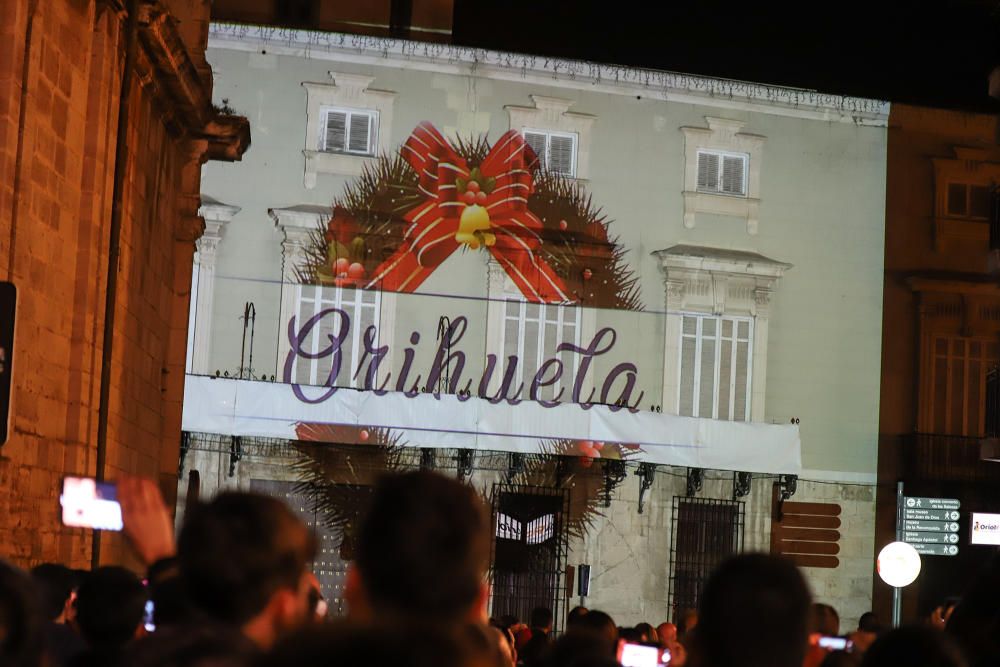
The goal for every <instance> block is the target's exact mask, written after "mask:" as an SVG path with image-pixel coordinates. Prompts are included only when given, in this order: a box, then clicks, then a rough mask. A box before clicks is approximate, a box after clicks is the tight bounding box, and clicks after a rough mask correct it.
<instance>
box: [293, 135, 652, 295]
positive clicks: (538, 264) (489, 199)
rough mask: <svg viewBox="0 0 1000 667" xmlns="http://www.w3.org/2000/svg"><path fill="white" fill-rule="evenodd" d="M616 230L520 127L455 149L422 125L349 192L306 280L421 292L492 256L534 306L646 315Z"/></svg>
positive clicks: (313, 251) (309, 258) (311, 258)
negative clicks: (457, 258)
mask: <svg viewBox="0 0 1000 667" xmlns="http://www.w3.org/2000/svg"><path fill="white" fill-rule="evenodd" d="M609 225H610V221H608V220H607V219H606V218H604V216H603V215H602V214H601V212H600V211H599V210H598V209H596V208H594V206H593V204H592V202H591V200H590V197H589V196H588V195H587V194H586V193H585V191H584V190H583V188H582V187H580V186H578V185H577V184H576V183H575V182H572V181H569V180H567V179H566V178H564V177H562V176H560V175H558V174H554V173H551V172H547V171H543V170H542V169H541V168H540V165H539V160H538V157H537V156H536V155H535V153H534V151H533V150H532V149H531V147H530V146H529V145H528V144H527V143H526V142H525V141H524V138H523V137H522V136H521V135H520V134H519V133H518V132H515V131H513V130H511V131H509V132H507V133H506V134H504V135H503V136H502V137H501V138H500V139H499V140H498V141H497V142H496V143H494V144H493V145H492V146H491V145H490V144H489V143H487V141H486V139H485V138H479V139H477V140H473V141H460V142H458V143H456V144H455V145H452V144H451V143H449V142H448V141H447V140H446V139H445V138H444V137H443V136H442V135H441V133H440V132H439V131H438V130H437V129H436V128H435V127H434V126H433V125H431V124H430V123H426V122H425V123H421V124H420V125H418V126H417V128H416V129H415V130H414V131H413V133H412V134H411V135H410V137H409V138H408V139H407V140H406V142H405V143H404V144H403V147H402V148H401V149H400V151H399V153H398V154H396V155H392V156H383V157H381V158H380V159H379V160H378V162H377V165H376V166H375V167H374V168H372V169H366V170H365V172H364V173H363V174H362V175H361V177H360V178H359V179H358V180H357V181H356V182H355V183H353V184H352V185H350V186H349V187H348V188H347V190H346V192H345V193H344V195H343V197H342V198H341V199H340V200H339V201H338V202H336V204H335V206H334V213H333V217H332V219H331V220H330V222H329V223H328V224H327V226H326V229H325V230H321V232H320V233H317V234H316V235H314V238H313V243H312V245H311V247H310V248H308V249H307V254H306V261H305V263H304V265H303V266H301V267H299V276H298V277H299V279H300V280H301V281H302V282H304V283H311V284H329V285H337V286H355V287H361V288H365V289H382V290H387V291H393V292H413V291H415V290H416V289H417V288H418V287H419V286H420V285H421V283H423V281H424V280H425V279H426V278H427V277H428V276H429V275H430V274H431V273H433V272H434V271H435V270H436V269H438V267H440V266H441V264H442V263H443V262H444V260H445V259H447V258H448V257H449V256H450V255H451V254H452V253H454V252H456V251H465V252H471V251H484V252H489V253H490V255H492V257H493V258H494V259H495V260H496V261H497V263H499V264H500V266H502V267H503V269H504V270H505V271H506V273H507V275H508V276H510V279H511V281H512V282H513V283H514V284H515V285H516V286H517V288H518V290H520V292H521V294H522V295H523V296H524V298H525V299H526V300H528V301H535V302H546V303H579V304H581V305H586V306H597V307H601V308H622V309H628V310H641V303H640V300H639V289H638V284H637V282H636V278H635V275H634V274H633V272H632V270H631V269H630V268H629V267H628V265H627V264H626V263H625V261H624V254H625V251H624V249H622V247H621V246H620V245H619V244H618V243H616V241H615V240H614V239H612V238H609V236H608V228H609Z"/></svg>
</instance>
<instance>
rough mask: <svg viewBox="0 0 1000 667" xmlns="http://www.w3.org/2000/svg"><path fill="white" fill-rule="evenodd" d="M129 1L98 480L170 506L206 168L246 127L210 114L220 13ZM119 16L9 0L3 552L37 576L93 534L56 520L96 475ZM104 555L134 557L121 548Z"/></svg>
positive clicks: (242, 144)
mask: <svg viewBox="0 0 1000 667" xmlns="http://www.w3.org/2000/svg"><path fill="white" fill-rule="evenodd" d="M136 4H137V5H138V7H139V35H138V44H139V49H138V55H137V59H136V76H135V78H134V81H135V85H134V86H133V87H132V89H131V91H130V93H129V95H130V99H129V104H130V106H131V110H130V114H129V126H128V132H127V137H128V138H127V142H128V156H127V171H126V175H125V181H124V187H123V190H122V192H123V218H122V235H121V257H120V262H119V264H118V267H117V270H118V272H119V274H118V279H119V289H118V298H117V303H116V317H115V336H114V346H113V354H112V359H113V362H112V380H111V391H110V402H109V410H108V413H109V415H108V434H109V435H108V447H107V466H106V470H105V471H104V473H105V475H106V476H107V478H109V479H114V478H115V477H117V476H120V475H123V474H140V475H147V476H151V477H154V478H158V479H160V480H161V482H162V486H163V487H164V489H165V490H167V491H168V492H169V493H168V498H169V497H172V495H173V490H174V489H175V488H176V484H175V481H176V472H177V451H178V447H179V438H180V410H179V405H180V403H181V399H182V395H181V392H182V391H183V367H184V349H185V337H186V335H187V312H188V297H189V294H188V291H189V285H190V282H189V279H190V271H191V261H192V255H193V252H194V241H195V240H196V239H197V238H198V236H199V235H200V234H201V229H202V226H203V223H202V221H201V220H200V218H198V217H197V208H198V203H199V200H200V166H201V164H202V163H203V162H204V161H205V160H206V159H216V158H222V159H238V158H239V157H240V155H242V152H243V151H244V150H245V149H246V147H247V145H248V142H249V130H248V126H247V123H246V121H245V119H240V118H233V117H220V116H218V115H217V114H216V112H214V111H213V110H212V107H211V100H210V94H211V71H210V70H209V69H208V68H207V66H206V65H205V61H204V46H205V38H206V35H207V33H206V32H205V31H206V30H207V19H208V9H209V3H208V2H207V1H206V0H188V1H187V2H183V3H172V4H175V5H177V7H174V9H176V10H178V11H179V12H181V13H179V14H177V13H175V14H174V15H173V16H171V14H170V9H168V7H167V6H166V5H164V4H163V3H161V2H145V1H143V2H140V3H136ZM125 10H126V8H125V7H123V6H122V5H121V3H119V2H116V1H114V0H90V1H87V0H85V1H83V2H80V1H79V0H77V1H71V0H44V1H39V0H14V1H13V2H5V3H0V280H7V281H12V282H13V283H14V284H15V285H16V286H17V288H18V301H19V309H18V316H17V323H16V332H15V348H14V370H13V372H14V379H13V388H12V405H11V416H12V427H11V436H10V439H9V440H8V442H7V444H6V445H5V446H4V447H3V448H0V556H2V557H5V558H9V559H11V560H13V561H14V562H16V563H18V564H21V565H26V566H29V565H33V564H35V563H39V562H42V561H59V562H63V563H67V564H69V565H72V566H75V567H82V566H85V565H86V564H87V563H88V562H89V560H90V549H91V539H90V538H91V536H90V534H89V532H88V531H84V530H79V529H67V528H64V527H63V526H62V525H61V523H60V520H59V512H58V493H59V486H60V482H61V479H62V477H63V476H64V475H67V474H79V475H94V474H95V473H96V472H97V471H96V469H95V465H96V461H95V446H96V444H95V443H96V433H97V423H98V403H99V393H100V368H101V363H102V362H101V360H102V337H103V323H104V321H105V318H104V299H105V287H106V285H107V266H108V259H107V253H108V243H109V220H110V218H111V209H112V190H113V175H114V167H115V151H116V137H117V129H118V125H117V123H118V110H119V94H120V91H121V70H122V66H123V63H124V47H125V42H124V16H125ZM175 19H176V20H175ZM178 22H179V23H178ZM176 25H183V26H185V33H184V35H180V34H179V33H178V32H177V28H176ZM195 33H197V34H195ZM102 557H103V560H104V561H105V562H123V561H125V560H127V557H126V554H125V551H124V549H123V547H122V544H121V543H120V541H119V540H117V539H116V538H115V537H111V538H109V539H106V540H105V546H104V548H103V549H102Z"/></svg>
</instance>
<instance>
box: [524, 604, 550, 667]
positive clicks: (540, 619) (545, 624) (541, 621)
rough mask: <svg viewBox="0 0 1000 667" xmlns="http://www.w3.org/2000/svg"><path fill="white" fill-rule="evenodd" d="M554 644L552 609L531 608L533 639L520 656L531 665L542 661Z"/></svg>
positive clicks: (526, 663) (525, 662)
mask: <svg viewBox="0 0 1000 667" xmlns="http://www.w3.org/2000/svg"><path fill="white" fill-rule="evenodd" d="M551 644H552V610H551V609H549V608H548V607H535V608H534V609H532V610H531V639H529V640H528V643H527V644H525V645H524V648H522V649H521V651H520V652H519V653H518V658H519V659H520V660H521V661H523V662H524V664H525V665H528V666H529V667H530V666H531V665H537V664H540V663H541V662H542V660H543V659H545V658H546V657H547V655H548V651H549V648H550V647H551Z"/></svg>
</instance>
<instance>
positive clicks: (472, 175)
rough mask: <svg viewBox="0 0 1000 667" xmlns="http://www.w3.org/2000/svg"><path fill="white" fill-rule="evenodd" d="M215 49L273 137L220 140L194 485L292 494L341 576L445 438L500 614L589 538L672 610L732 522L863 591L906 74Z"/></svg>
mask: <svg viewBox="0 0 1000 667" xmlns="http://www.w3.org/2000/svg"><path fill="white" fill-rule="evenodd" d="M208 54H209V55H208V58H209V61H210V62H211V64H212V66H213V68H214V70H215V72H216V76H217V86H216V89H215V96H216V100H217V102H219V103H220V104H224V105H229V106H231V107H232V108H233V109H235V110H236V112H238V113H241V114H245V115H246V116H247V117H248V118H250V120H251V122H252V123H253V124H254V132H255V135H254V136H255V150H254V152H253V153H252V154H250V155H248V157H247V160H246V161H244V162H243V163H242V164H240V165H233V166H228V165H214V164H212V165H207V166H206V167H205V169H204V171H203V181H202V192H203V200H202V209H201V212H202V215H203V216H204V218H205V220H206V234H205V236H204V237H202V239H201V240H200V241H199V251H198V255H197V258H196V264H195V270H194V272H193V281H192V293H193V294H196V295H197V296H196V298H193V299H192V317H191V324H190V329H189V336H188V369H187V370H188V380H187V392H186V396H185V412H184V428H185V431H186V436H185V442H184V445H183V447H182V457H183V458H182V469H183V470H182V472H183V476H182V482H181V485H180V487H179V489H180V494H179V495H180V496H181V498H182V501H183V498H184V497H190V496H192V495H193V494H195V493H200V494H202V495H205V494H211V493H214V492H215V491H216V490H217V489H219V488H224V487H229V486H243V487H250V488H259V489H262V490H268V491H269V492H273V493H278V494H282V495H285V496H286V497H288V498H290V499H292V500H294V502H295V503H296V504H297V506H298V507H299V508H300V509H301V510H302V511H303V513H304V514H305V515H307V518H310V520H312V521H314V522H316V524H317V525H319V526H320V527H321V528H320V529H321V530H326V528H323V527H322V526H324V525H325V526H327V527H329V526H333V527H334V528H335V530H333V532H332V534H331V535H330V536H329V540H328V541H326V542H324V544H325V547H324V549H325V550H324V552H323V556H322V558H321V562H320V563H319V564H318V565H317V569H318V570H320V572H321V579H323V581H324V585H326V586H328V587H329V590H328V594H329V595H330V596H331V598H333V599H335V600H336V598H337V597H338V595H337V586H338V585H340V584H339V583H338V582H339V581H340V579H339V577H340V576H341V573H342V571H343V562H344V561H345V560H347V559H349V558H350V533H351V528H352V526H353V522H352V521H353V520H352V518H351V517H352V516H355V515H356V514H357V512H358V511H360V510H358V509H357V508H359V507H361V506H363V500H361V499H359V498H360V496H359V495H358V494H361V496H363V494H364V493H365V491H364V489H366V488H368V485H369V484H370V483H371V479H372V478H373V476H374V475H375V474H376V473H377V472H378V471H379V470H382V469H385V468H386V467H389V468H399V467H407V466H424V467H435V468H438V469H446V470H449V471H453V472H452V473H451V474H458V475H459V476H460V477H462V478H463V479H468V480H469V481H471V482H472V483H473V484H475V485H476V486H477V487H478V488H481V489H483V491H484V493H485V495H487V497H489V498H490V499H491V501H492V502H493V506H494V512H495V517H496V550H495V560H494V582H493V583H494V599H493V604H494V611H495V612H497V613H499V612H500V611H502V610H518V609H521V610H523V609H524V608H525V605H527V604H528V603H529V602H531V603H534V602H537V601H543V602H545V601H549V602H551V603H552V604H554V605H555V606H557V608H562V609H563V610H564V609H565V608H566V606H567V605H571V604H573V603H575V602H576V601H577V600H578V592H579V591H578V590H577V589H576V588H575V587H574V586H573V585H571V584H570V582H569V579H568V577H567V576H565V574H566V569H567V566H571V567H572V568H573V569H574V574H573V578H574V580H575V582H576V583H577V584H578V583H579V582H580V580H581V574H582V573H583V572H585V571H586V570H585V569H584V568H581V567H579V566H581V565H587V566H589V568H588V569H589V583H590V587H589V591H588V594H587V596H586V597H585V598H584V601H585V602H586V603H587V604H588V606H592V607H596V608H601V609H605V610H606V611H608V612H609V613H611V614H612V615H613V616H614V617H615V618H616V620H618V621H619V622H621V623H634V622H638V621H640V620H649V621H654V620H655V621H656V622H659V621H662V620H665V619H667V618H671V617H672V616H673V614H674V613H675V611H676V610H678V609H681V608H683V607H686V606H692V605H694V604H696V602H697V590H698V585H699V584H700V582H701V581H702V579H703V577H704V576H705V574H706V573H707V571H708V569H710V567H711V565H712V564H714V563H715V562H716V561H717V560H718V559H719V558H721V557H724V556H725V555H726V554H728V553H732V552H734V551H739V550H774V551H780V552H783V553H789V554H793V555H794V557H795V558H796V559H797V560H798V562H800V564H802V565H804V566H806V572H807V575H808V576H809V579H810V581H811V583H812V585H813V588H814V592H815V594H816V597H817V598H818V599H820V600H823V601H826V602H830V603H832V604H834V605H835V606H836V607H837V608H838V609H839V610H840V612H841V616H842V618H843V619H844V621H845V626H844V627H845V628H848V627H850V626H849V625H848V624H849V623H851V622H852V620H854V619H856V618H857V617H858V616H859V615H860V614H861V613H862V612H864V611H866V610H867V609H868V607H869V604H870V599H871V597H870V596H871V590H872V573H873V565H874V562H873V553H874V507H875V505H874V502H875V496H874V494H875V472H876V446H877V433H878V426H877V419H878V409H877V406H878V400H879V399H878V378H879V346H880V342H881V336H880V331H881V318H880V313H881V302H882V299H881V285H882V245H883V225H884V197H885V151H886V123H887V117H888V105H887V104H885V103H881V102H877V101H874V100H864V99H855V98H844V97H838V96H830V95H823V94H819V93H816V92H811V91H802V90H791V89H781V88H775V87H769V86H763V85H757V84H748V83H743V82H735V81H725V80H716V79H704V78H699V77H691V76H686V75H680V74H673V73H665V72H653V71H646V70H636V69H628V68H621V67H612V66H603V65H597V64H592V63H581V62H570V61H558V60H552V59H546V58H542V57H533V56H521V55H515V54H508V53H497V52H490V51H482V50H472V49H463V48H460V47H451V46H442V45H433V44H421V43H415V42H406V41H397V40H391V39H385V38H377V37H359V36H346V35H340V34H336V33H319V32H308V31H283V30H274V29H269V28H268V29H265V28H256V27H252V26H245V25H233V24H214V25H213V26H212V28H211V34H210V39H209V51H208ZM193 473H196V474H193ZM194 480H197V484H194V485H192V483H191V482H192V481H194ZM330 483H332V484H333V487H336V489H337V490H334V491H332V490H331V488H333V487H329V484H330ZM320 487H323V488H320ZM327 487H329V488H327ZM359 489H360V490H359ZM317 498H318V499H319V502H317ZM323 513H325V514H323ZM324 516H325V517H326V519H324ZM331 516H332V517H334V518H333V519H331V518H330V517H331ZM547 545H548V546H547ZM549 546H551V548H549ZM546 549H548V550H547V551H546ZM539 550H541V551H539ZM542 552H544V556H543V555H539V554H541V553H542ZM543 561H544V564H543V565H537V563H539V562H543ZM532 563H535V565H532ZM532 568H535V570H533V569H532ZM539 568H540V569H539ZM536 570H537V571H536ZM539 572H544V573H546V574H545V575H544V576H543V577H542V578H543V579H545V581H546V582H547V583H545V584H544V585H542V586H538V585H535V586H534V588H535V589H537V590H543V591H544V592H545V595H543V596H542V597H541V598H537V597H536V598H532V599H530V600H529V599H528V598H530V596H529V595H527V594H523V593H522V592H519V591H522V589H524V588H527V587H530V586H529V585H528V584H527V583H526V582H528V581H533V580H531V579H530V577H531V576H535V575H538V573H539ZM557 573H558V574H557ZM583 578H586V577H583ZM545 596H548V597H547V598H546V597H545Z"/></svg>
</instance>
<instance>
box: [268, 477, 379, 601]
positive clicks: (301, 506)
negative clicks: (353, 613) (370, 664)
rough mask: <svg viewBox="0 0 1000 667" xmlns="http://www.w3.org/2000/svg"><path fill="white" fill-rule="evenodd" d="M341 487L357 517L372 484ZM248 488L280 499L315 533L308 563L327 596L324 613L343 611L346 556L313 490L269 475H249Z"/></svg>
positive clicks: (369, 493)
mask: <svg viewBox="0 0 1000 667" xmlns="http://www.w3.org/2000/svg"><path fill="white" fill-rule="evenodd" d="M345 489H349V490H350V491H352V493H349V494H347V495H350V496H352V497H354V498H356V505H357V512H356V514H357V516H358V517H360V515H361V513H362V511H363V508H364V507H365V505H366V504H367V502H368V499H369V498H370V497H371V491H372V488H371V487H368V486H354V487H346V486H345ZM250 490H251V491H253V492H255V493H260V494H263V495H266V496H271V497H273V498H277V499H278V500H281V501H283V502H284V503H285V504H287V505H288V507H289V508H290V509H291V510H292V511H293V512H295V514H296V515H298V517H299V518H300V519H302V521H303V522H304V523H305V524H306V525H307V526H308V527H309V529H310V530H311V531H312V532H313V534H314V535H315V536H316V559H315V560H314V561H313V562H312V564H311V565H312V571H313V574H315V575H316V578H317V579H319V585H320V590H322V591H323V596H324V597H325V598H326V600H327V605H328V613H329V614H330V615H331V616H343V615H345V614H346V613H347V606H346V602H345V600H344V583H345V578H346V575H347V560H345V558H344V554H343V551H342V543H341V540H342V535H341V534H340V532H338V531H337V530H335V529H333V528H332V527H330V526H329V525H328V522H327V521H324V515H323V513H322V511H321V510H320V509H318V508H317V505H316V502H315V496H316V493H315V491H311V489H310V488H308V486H307V485H304V484H303V483H302V482H288V481H279V480H269V479H251V480H250Z"/></svg>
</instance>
